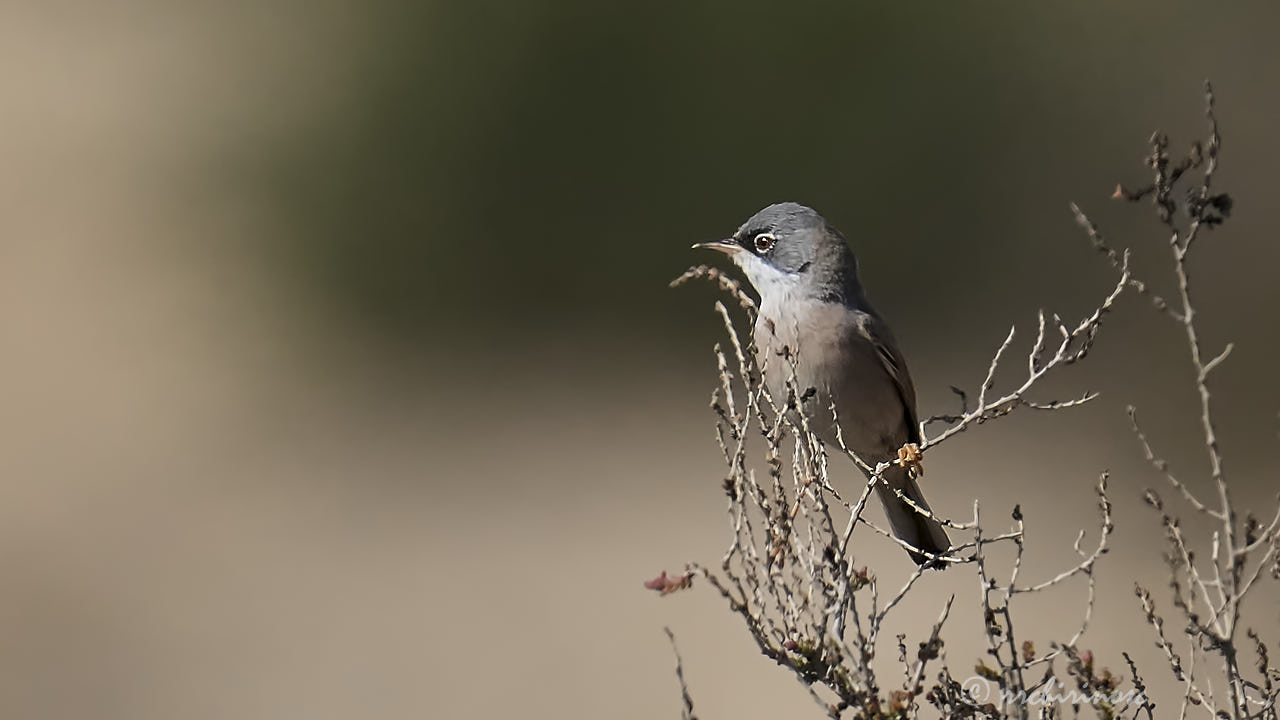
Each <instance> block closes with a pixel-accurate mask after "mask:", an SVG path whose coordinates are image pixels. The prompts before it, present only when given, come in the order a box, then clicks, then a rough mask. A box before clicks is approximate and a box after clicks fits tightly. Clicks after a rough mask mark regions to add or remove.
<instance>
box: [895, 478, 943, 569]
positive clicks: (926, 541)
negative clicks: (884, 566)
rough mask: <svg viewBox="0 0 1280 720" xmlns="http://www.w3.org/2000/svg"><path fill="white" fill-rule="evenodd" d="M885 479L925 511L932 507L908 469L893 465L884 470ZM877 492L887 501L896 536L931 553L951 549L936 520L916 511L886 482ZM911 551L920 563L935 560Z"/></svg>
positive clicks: (917, 562) (913, 557)
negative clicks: (886, 484)
mask: <svg viewBox="0 0 1280 720" xmlns="http://www.w3.org/2000/svg"><path fill="white" fill-rule="evenodd" d="M885 479H886V480H888V481H889V484H890V485H891V486H893V487H896V488H898V489H899V490H901V491H902V494H903V495H905V496H906V497H908V498H910V499H911V501H912V502H914V503H915V504H916V505H919V506H920V507H922V508H924V509H925V510H929V509H930V508H929V503H928V502H926V501H925V499H924V493H922V492H920V486H919V485H917V484H916V481H915V480H913V479H911V478H909V477H907V474H906V472H905V471H902V470H899V469H897V468H894V469H893V470H890V471H889V472H887V473H885ZM877 492H878V494H879V495H880V501H881V502H882V503H883V504H884V511H885V514H886V515H888V516H889V527H890V528H891V529H892V530H893V534H894V536H895V537H897V538H898V539H899V540H901V541H903V542H905V543H907V544H908V545H911V546H912V547H915V548H919V549H920V550H923V551H925V552H927V553H930V554H932V555H944V554H946V552H947V550H949V549H950V548H951V539H950V538H948V537H947V531H946V530H944V529H943V527H942V525H941V524H939V523H938V521H937V520H934V519H932V518H927V517H925V516H923V515H921V514H920V513H918V512H916V511H915V509H914V508H912V507H911V506H910V505H909V504H907V503H905V502H903V501H902V499H901V498H899V497H898V496H897V494H895V493H894V492H893V491H892V490H890V489H889V488H887V487H884V486H883V485H881V486H880V487H878V488H877ZM910 554H911V559H912V560H913V561H915V563H916V564H917V565H924V564H925V563H929V562H933V560H931V559H930V558H928V557H926V556H924V555H921V554H920V553H918V552H911V553H910Z"/></svg>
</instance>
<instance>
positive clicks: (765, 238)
mask: <svg viewBox="0 0 1280 720" xmlns="http://www.w3.org/2000/svg"><path fill="white" fill-rule="evenodd" d="M777 241H778V239H777V238H775V237H774V236H773V235H771V234H769V233H760V234H759V235H757V236H756V237H755V240H753V241H752V242H753V243H754V244H755V246H756V252H762V253H763V252H769V248H771V247H773V244H774V243H775V242H777Z"/></svg>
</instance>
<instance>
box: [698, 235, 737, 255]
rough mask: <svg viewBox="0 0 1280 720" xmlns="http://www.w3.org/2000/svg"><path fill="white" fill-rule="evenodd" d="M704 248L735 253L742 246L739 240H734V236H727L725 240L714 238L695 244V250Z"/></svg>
mask: <svg viewBox="0 0 1280 720" xmlns="http://www.w3.org/2000/svg"><path fill="white" fill-rule="evenodd" d="M704 248H705V249H707V250H719V251H720V252H722V253H724V254H725V255H733V254H735V253H737V252H738V251H739V250H742V246H741V245H739V244H738V241H737V240H734V239H733V238H725V239H723V240H713V241H711V242H700V243H696V244H694V246H693V249H694V250H702V249H704Z"/></svg>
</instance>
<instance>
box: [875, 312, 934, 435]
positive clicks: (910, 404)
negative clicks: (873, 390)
mask: <svg viewBox="0 0 1280 720" xmlns="http://www.w3.org/2000/svg"><path fill="white" fill-rule="evenodd" d="M861 330H862V332H863V333H864V334H865V336H866V338H867V340H869V341H870V342H871V345H872V346H873V347H874V348H875V350H876V357H877V358H879V359H880V365H881V366H883V367H884V370H885V372H886V373H888V375H889V378H890V379H891V380H893V385H894V387H895V388H896V389H897V391H898V397H899V398H901V399H902V410H903V414H904V418H903V421H904V422H905V423H906V425H907V442H912V443H918V442H920V423H919V422H918V421H917V416H916V387H915V385H914V384H913V383H912V382H911V373H910V372H908V371H907V361H906V360H905V359H904V358H903V357H902V352H901V351H899V350H898V343H897V342H895V341H894V339H893V333H892V332H890V330H889V326H888V325H886V324H885V322H884V321H883V320H881V319H880V318H878V317H876V316H874V315H869V316H868V317H867V321H866V322H864V323H862V327H861Z"/></svg>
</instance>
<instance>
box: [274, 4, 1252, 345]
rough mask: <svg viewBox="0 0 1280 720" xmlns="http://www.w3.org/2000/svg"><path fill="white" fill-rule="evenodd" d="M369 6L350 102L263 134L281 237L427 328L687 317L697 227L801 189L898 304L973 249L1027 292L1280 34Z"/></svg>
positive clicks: (1014, 20)
mask: <svg viewBox="0 0 1280 720" xmlns="http://www.w3.org/2000/svg"><path fill="white" fill-rule="evenodd" d="M1160 8H1164V9H1160ZM361 12H362V13H372V15H371V16H372V17H373V18H374V20H373V21H372V22H371V23H368V27H369V28H371V29H370V30H369V31H368V35H369V37H367V38H365V40H367V42H368V47H367V48H366V49H365V50H364V53H365V55H364V64H363V65H362V70H361V72H360V73H359V74H358V77H357V78H356V81H355V82H354V83H353V87H351V88H349V89H348V92H349V93H350V101H349V102H348V103H347V104H346V105H345V107H344V108H343V109H342V110H341V111H340V112H339V113H338V114H337V116H336V117H334V118H324V119H319V120H317V121H316V123H315V125H314V126H313V127H312V128H311V132H310V133H309V134H304V135H303V136H301V137H298V138H295V139H294V140H293V141H292V142H290V143H287V144H283V146H282V148H278V149H275V151H273V152H270V153H268V154H267V157H265V158H263V159H259V160H257V162H261V163H264V164H265V171H263V172H260V173H259V177H261V178H263V185H264V187H263V189H262V193H263V197H264V198H265V201H266V202H268V203H270V204H271V205H272V207H273V209H274V210H275V211H277V212H279V213H280V214H281V215H282V217H284V218H285V219H286V222H285V223H284V226H285V229H286V231H285V232H284V233H283V234H282V236H283V237H282V240H281V244H280V246H279V247H277V248H276V252H277V253H278V259H279V260H280V261H281V263H282V266H284V267H288V268H290V269H291V270H292V271H293V272H295V273H296V277H298V278H301V279H302V281H303V282H302V285H301V286H302V287H303V288H304V289H305V290H306V291H307V292H311V293H314V294H315V296H316V297H318V298H320V299H321V300H322V301H323V302H322V303H321V304H320V307H321V308H323V310H322V311H323V312H325V313H329V314H332V315H334V316H336V317H346V318H348V319H349V320H350V321H352V322H354V323H357V324H358V325H359V326H361V327H362V328H366V329H373V330H374V331H376V332H379V333H385V334H386V335H387V336H388V337H391V338H396V339H398V340H397V341H406V342H411V343H427V344H430V343H432V342H436V341H438V338H439V337H440V335H439V333H438V330H439V329H442V328H447V329H448V330H450V331H451V332H452V333H454V334H455V335H456V336H459V337H463V338H465V337H468V336H478V335H488V334H493V333H505V332H510V331H519V330H521V329H526V330H536V331H539V332H540V331H542V330H543V329H545V328H547V327H551V328H556V329H561V330H567V329H572V328H575V327H582V326H590V327H594V328H597V329H600V331H601V332H607V330H606V329H605V328H607V327H609V326H610V325H612V326H614V327H619V328H621V327H634V326H635V325H636V324H637V323H639V324H642V325H650V326H659V325H661V326H663V327H670V328H674V329H675V330H676V331H677V332H678V331H679V329H680V328H682V327H685V326H686V325H687V323H685V322H684V321H682V320H676V321H672V320H671V319H670V318H671V317H672V316H673V315H674V316H675V317H677V318H679V317H681V315H680V313H681V312H682V311H683V310H686V309H687V308H688V307H689V299H688V297H687V296H681V295H680V294H679V293H673V292H671V291H668V290H666V287H665V284H666V281H667V280H668V279H670V278H671V277H673V276H674V275H676V274H678V273H679V272H680V271H681V270H683V269H684V267H686V266H687V265H688V264H690V263H692V262H698V261H709V260H710V258H705V257H699V256H697V255H696V254H693V253H690V252H689V251H688V250H687V248H688V245H689V244H690V243H691V242H694V241H698V240H703V239H707V238H711V237H716V236H720V235H722V234H724V233H727V232H730V231H732V230H733V228H734V227H735V226H736V225H737V224H738V223H739V222H740V221H741V220H742V219H744V218H745V217H746V216H748V215H749V214H750V213H752V212H754V211H755V210H756V209H758V208H759V207H761V206H763V205H765V204H767V203H770V202H775V201H780V200H798V201H802V202H805V203H807V204H811V205H814V206H815V207H817V208H819V209H820V210H821V211H823V212H824V213H825V214H827V215H828V217H830V218H831V219H832V220H833V221H834V222H835V223H836V224H837V226H838V227H841V228H842V229H843V230H844V231H845V234H846V235H847V236H849V237H850V239H851V240H852V241H853V243H854V245H855V249H857V251H858V252H859V253H860V254H861V255H862V256H863V258H864V262H863V267H864V269H865V270H864V271H865V272H869V273H870V274H871V275H872V276H873V277H871V278H870V280H869V285H870V287H871V289H872V292H873V295H877V297H881V296H884V297H886V299H887V302H882V305H886V306H888V307H889V308H890V309H889V314H890V315H891V316H894V315H895V314H897V315H900V314H902V313H905V312H911V311H916V310H921V309H923V308H921V307H918V306H917V303H925V302H932V303H935V304H936V300H937V298H936V297H934V298H932V299H930V298H929V297H928V296H926V297H923V298H920V299H916V292H915V290H916V289H917V288H919V287H920V286H921V285H922V284H925V283H934V284H936V285H937V293H939V294H943V295H949V294H954V293H960V292H965V291H966V285H965V284H964V283H961V282H960V281H958V280H957V279H954V276H955V275H966V276H973V275H976V276H977V279H979V280H984V281H985V280H989V279H992V278H999V277H1003V278H1005V279H1004V280H1003V281H1002V282H1003V284H1002V286H1001V287H1003V288H1005V289H1006V290H1008V289H1012V290H1026V289H1031V288H1033V287H1035V286H1036V285H1037V284H1038V283H1040V282H1041V280H1040V279H1039V278H1036V277H1019V274H1020V273H1018V272H1013V271H1014V270H1019V269H1020V270H1022V271H1024V272H1022V273H1021V274H1022V275H1026V273H1025V269H1026V268H1027V267H1028V263H1032V262H1038V261H1046V262H1048V263H1049V264H1050V266H1051V267H1060V266H1062V265H1063V264H1064V263H1065V264H1066V265H1067V266H1069V267H1084V266H1086V264H1087V263H1091V262H1092V260H1091V259H1090V258H1088V257H1087V256H1086V255H1087V254H1085V253H1080V252H1079V251H1080V246H1079V245H1072V244H1071V243H1072V242H1075V241H1074V240H1061V241H1060V240H1058V238H1069V237H1072V235H1071V233H1074V232H1075V231H1074V229H1073V228H1072V226H1071V223H1070V217H1069V215H1068V213H1067V212H1066V210H1065V206H1066V204H1067V202H1068V201H1070V200H1073V199H1082V198H1081V195H1082V194H1085V195H1087V196H1088V194H1090V193H1092V196H1088V197H1087V199H1098V200H1100V199H1101V198H1104V197H1105V193H1106V191H1107V189H1108V188H1109V183H1112V182H1114V181H1115V180H1116V179H1117V177H1118V176H1121V177H1123V176H1122V175H1121V173H1124V172H1131V173H1132V172H1135V171H1136V172H1140V166H1138V165H1137V163H1135V162H1131V161H1132V160H1136V158H1138V157H1139V156H1140V153H1141V152H1142V147H1143V145H1142V143H1143V141H1144V140H1145V137H1146V135H1147V134H1148V133H1149V132H1150V130H1151V129H1153V123H1154V122H1156V119H1161V120H1166V121H1167V120H1168V119H1169V118H1170V117H1173V118H1186V119H1188V120H1189V121H1194V120H1196V119H1197V118H1198V115H1197V112H1198V102H1199V97H1198V90H1199V83H1200V81H1201V79H1202V78H1203V76H1204V75H1206V74H1210V73H1212V72H1213V71H1214V70H1215V69H1218V70H1222V69H1223V68H1229V67H1232V65H1231V63H1232V62H1235V61H1236V59H1238V58H1243V57H1246V56H1248V55H1247V54H1248V53H1249V52H1252V51H1255V50H1256V46H1257V45H1260V44H1262V43H1264V42H1268V41H1267V40H1266V39H1265V37H1264V33H1262V32H1261V31H1259V30H1256V29H1255V30H1253V31H1250V30H1249V28H1250V27H1253V28H1257V27H1258V25H1259V24H1258V23H1257V18H1256V17H1250V16H1246V15H1244V14H1233V15H1229V16H1227V15H1219V16H1214V17H1206V16H1196V15H1192V14H1190V13H1178V12H1174V11H1173V9H1172V8H1166V7H1165V6H1164V5H1160V4H1154V3H1143V4H1140V5H1138V4H1135V5H1124V6H1108V7H1106V8H1105V9H1099V8H1094V9H1093V10H1091V11H1090V12H1087V13H1086V12H1084V11H1083V10H1082V9H1077V8H1076V6H1069V7H1068V6H1061V7H1050V6H1040V5H1032V4H1027V3H1014V2H1004V3H984V4H981V5H976V4H951V3H945V4H944V3H931V4H923V3H900V4H887V3H879V4H871V3H852V2H827V1H822V0H806V1H804V2H798V3H787V4H780V3H768V2H758V1H756V2H714V1H697V2H626V3H598V2H594V1H591V0H556V1H555V2H540V3H539V2H467V3H463V2H456V3H432V4H425V5H424V4H403V5H402V4H398V3H388V4H383V5H381V6H372V7H370V8H368V9H366V10H362V11H361ZM1225 12H1227V11H1224V13H1225ZM1157 13H1158V14H1159V15H1161V16H1162V19H1161V22H1162V23H1165V24H1163V25H1157V24H1153V20H1152V18H1153V15H1154V14H1157ZM1251 32H1252V34H1249V33H1251ZM1228 33H1234V35H1231V36H1230V37H1228ZM1241 33H1244V34H1241ZM1232 47H1234V48H1235V49H1236V50H1235V53H1234V54H1233V52H1232V50H1231V48H1232ZM1268 54H1270V55H1274V54H1275V53H1274V51H1268ZM1228 80H1229V81H1230V78H1228ZM1235 103H1243V100H1242V99H1233V101H1232V104H1228V105H1227V108H1228V111H1227V113H1228V114H1230V108H1231V107H1232V106H1233V104H1235ZM1187 126H1188V127H1190V128H1192V129H1194V130H1196V131H1198V130H1199V128H1198V126H1196V125H1195V124H1193V123H1192V122H1188V125H1187ZM1185 139H1189V138H1185ZM1127 177H1130V178H1132V177H1134V175H1133V174H1131V175H1128V176H1127ZM1028 230H1029V232H1030V233H1031V236H1030V237H1028ZM1073 253H1074V254H1073ZM1073 263H1074V265H1073ZM1087 266H1088V267H1094V266H1093V265H1087ZM885 268H892V269H891V270H885ZM1094 269H1095V270H1096V267H1095V268H1094ZM903 277H908V278H910V282H909V283H904V282H902V278H903ZM975 302H976V303H978V304H979V306H981V304H982V303H983V302H987V303H989V304H990V306H991V307H993V308H998V307H1000V306H1001V304H1002V303H1001V302H1000V301H999V299H998V298H995V297H992V298H989V299H983V298H977V299H975ZM894 306H896V307H897V308H899V309H898V310H897V311H896V312H895V311H894V310H893V307H894ZM951 312H958V310H955V309H953V308H947V307H944V308H941V309H938V312H937V313H936V314H935V315H936V317H935V322H938V323H941V324H946V323H947V322H948V320H949V319H954V318H953V316H950V315H949V313H951ZM555 334H556V333H554V332H553V333H552V335H555Z"/></svg>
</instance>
